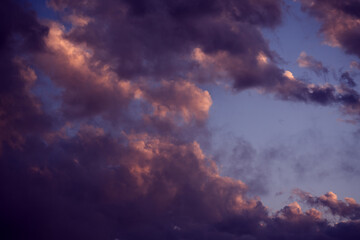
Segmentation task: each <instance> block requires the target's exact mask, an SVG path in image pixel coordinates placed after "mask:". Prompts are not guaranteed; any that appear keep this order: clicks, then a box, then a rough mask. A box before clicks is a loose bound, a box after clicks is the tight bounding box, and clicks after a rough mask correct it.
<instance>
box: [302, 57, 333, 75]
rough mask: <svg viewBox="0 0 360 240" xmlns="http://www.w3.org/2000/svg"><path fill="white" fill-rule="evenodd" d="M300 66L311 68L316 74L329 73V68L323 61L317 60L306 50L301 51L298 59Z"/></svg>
mask: <svg viewBox="0 0 360 240" xmlns="http://www.w3.org/2000/svg"><path fill="white" fill-rule="evenodd" d="M297 63H298V64H299V67H302V68H309V69H310V70H311V71H313V72H314V73H315V74H316V75H318V76H320V75H322V74H327V73H328V72H329V70H328V69H327V68H326V67H324V66H323V64H322V62H320V61H318V60H316V59H315V58H313V57H312V56H309V55H307V54H306V53H305V52H301V53H300V56H299V58H298V59H297Z"/></svg>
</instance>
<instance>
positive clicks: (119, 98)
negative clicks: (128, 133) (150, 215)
mask: <svg viewBox="0 0 360 240" xmlns="http://www.w3.org/2000/svg"><path fill="white" fill-rule="evenodd" d="M48 26H49V33H48V35H47V36H46V38H45V46H46V52H43V53H41V54H37V55H36V57H35V59H36V63H37V64H38V66H39V67H40V68H41V70H42V71H44V73H45V74H47V75H48V76H49V77H50V78H51V80H52V81H54V82H55V84H56V85H57V86H59V87H60V88H62V89H63V91H62V104H63V111H64V113H65V115H66V116H67V117H70V118H86V117H91V116H95V115H105V117H106V118H110V119H114V118H116V117H118V115H119V112H121V110H122V109H123V108H125V107H126V106H127V105H128V103H129V102H130V101H131V99H132V98H134V94H135V92H136V90H137V88H136V87H135V86H133V85H132V84H131V83H130V81H128V80H125V79H119V77H118V76H117V74H116V73H114V72H113V71H112V70H111V65H109V64H105V63H103V62H101V61H99V60H96V59H94V58H93V50H92V49H91V48H89V47H87V46H86V44H76V43H73V42H71V41H69V40H68V39H67V38H66V32H65V27H64V26H63V25H61V24H59V23H56V22H49V23H48Z"/></svg>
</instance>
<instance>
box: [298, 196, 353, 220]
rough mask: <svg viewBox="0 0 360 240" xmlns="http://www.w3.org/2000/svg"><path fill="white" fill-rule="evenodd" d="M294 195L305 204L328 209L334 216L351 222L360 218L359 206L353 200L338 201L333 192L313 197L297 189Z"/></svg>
mask: <svg viewBox="0 0 360 240" xmlns="http://www.w3.org/2000/svg"><path fill="white" fill-rule="evenodd" d="M294 194H296V195H297V196H299V197H300V198H301V199H302V200H303V201H305V202H306V203H307V204H310V205H313V206H318V207H319V206H321V207H326V208H328V209H329V210H330V211H331V213H332V214H334V215H338V216H340V217H344V218H349V219H352V220H359V218H360V205H359V204H358V203H357V202H356V201H355V199H353V198H345V201H341V200H338V198H337V195H336V194H335V193H333V192H328V193H326V194H324V195H322V196H320V197H315V196H312V195H311V194H310V193H307V192H304V191H301V190H299V189H296V190H294Z"/></svg>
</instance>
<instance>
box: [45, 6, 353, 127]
mask: <svg viewBox="0 0 360 240" xmlns="http://www.w3.org/2000/svg"><path fill="white" fill-rule="evenodd" d="M281 4H282V2H281V1H277V0H258V1H245V2H242V3H239V2H237V1H233V0H227V1H216V0H212V1H206V3H205V2H204V1H202V0H199V1H195V2H194V3H185V2H184V1H162V0H152V1H146V2H144V1H126V0H123V1H113V0H108V1H105V2H104V1H97V0H92V1H78V2H76V3H74V2H73V1H67V0H53V1H50V6H52V7H53V8H54V9H55V10H57V11H60V12H61V13H62V14H64V15H65V18H67V19H70V21H72V22H73V28H72V29H71V30H70V31H68V32H67V33H66V35H65V36H63V37H62V39H63V40H64V41H65V42H68V43H69V44H70V43H71V45H69V44H67V48H69V49H73V46H77V47H78V48H81V49H82V50H81V51H80V52H81V53H82V54H81V56H82V57H80V56H76V57H75V56H72V58H73V60H72V62H73V64H72V65H76V64H80V65H83V64H82V61H83V59H85V61H86V62H90V63H91V65H90V66H91V67H89V69H91V71H94V69H99V70H98V71H101V69H102V68H104V67H106V68H107V69H109V70H108V72H111V74H112V75H114V76H115V77H114V79H115V80H114V82H115V83H116V82H119V81H120V82H123V81H124V80H123V79H127V81H128V84H130V86H132V88H131V87H128V88H129V89H132V91H130V92H131V93H130V95H128V96H129V97H126V96H124V94H122V93H121V94H118V93H116V92H118V91H116V90H115V89H116V88H114V87H113V86H112V87H111V90H110V91H103V92H101V93H98V91H100V89H101V87H100V88H98V87H97V88H96V89H97V91H96V92H93V91H90V92H85V93H84V94H78V93H76V94H75V96H73V94H69V93H65V96H66V98H65V102H68V103H69V104H68V106H70V107H71V108H74V107H76V106H77V107H76V108H75V109H73V110H75V111H73V112H77V113H81V112H83V114H84V115H86V113H88V112H91V111H92V112H95V113H97V112H100V111H106V109H107V108H108V109H109V110H111V109H119V108H118V106H119V105H120V106H121V104H123V108H122V109H125V108H126V106H127V105H128V104H129V102H130V101H131V99H133V98H134V96H135V98H136V96H139V94H140V93H141V94H142V95H143V96H144V98H143V99H147V100H150V104H151V105H152V107H153V108H154V109H155V111H154V112H153V115H150V116H149V117H147V118H146V120H147V121H148V122H149V123H150V122H151V123H152V124H154V119H153V118H154V116H156V117H157V118H156V119H155V121H156V122H158V123H160V122H164V121H167V123H166V124H167V125H168V124H171V123H169V120H170V119H174V118H176V117H178V116H181V117H182V119H183V120H184V121H185V122H188V123H189V122H191V121H190V119H189V116H192V118H193V119H195V120H196V121H198V120H201V121H203V119H205V118H206V115H207V113H206V112H207V111H206V108H208V105H209V100H206V99H205V98H203V99H204V100H205V101H204V102H202V103H201V104H197V106H196V109H195V108H194V107H195V105H194V103H190V101H189V102H187V103H186V101H184V102H183V103H181V104H180V105H179V102H178V100H171V101H169V102H171V103H170V104H168V103H166V102H161V103H159V102H158V101H159V100H162V101H163V100H164V99H165V98H164V97H161V96H160V95H159V94H164V91H155V92H156V93H157V94H158V96H155V95H154V91H152V90H151V89H153V88H152V87H149V86H151V85H156V84H160V85H161V89H167V88H173V89H175V88H176V89H177V90H176V91H179V90H180V88H179V86H180V85H181V84H185V86H184V87H182V91H186V90H185V88H187V87H186V86H190V85H189V84H196V83H203V82H211V83H217V84H219V85H225V86H229V85H231V86H232V88H233V89H235V90H236V91H242V90H245V89H250V88H255V89H258V90H260V91H261V92H265V93H273V94H275V95H277V96H279V97H280V98H282V99H284V100H295V101H304V102H309V103H315V104H322V105H328V104H329V105H331V104H339V105H341V107H342V108H344V109H345V111H344V112H346V113H349V114H354V115H357V114H358V113H357V111H358V110H357V109H358V94H357V93H356V92H355V91H352V92H351V93H350V92H349V91H348V90H347V89H345V87H343V86H340V87H338V86H333V85H329V84H326V85H323V86H321V85H308V84H306V83H304V82H302V81H300V80H298V79H296V78H295V77H294V76H292V77H289V76H290V75H289V72H287V71H284V70H282V69H280V68H279V67H278V66H277V62H278V61H279V57H278V56H277V54H276V53H275V52H273V51H271V49H270V48H269V46H268V42H267V41H266V40H265V39H264V37H263V36H262V33H261V31H260V28H265V27H270V28H272V27H275V26H277V25H278V24H279V23H280V22H281ZM64 9H66V10H64ZM71 19H72V20H71ZM79 22H81V23H79ZM51 35H52V34H51V31H50V36H51ZM61 35H64V34H63V33H62V34H61ZM55 39H58V38H55ZM64 41H60V42H64ZM55 42H57V43H58V42H59V41H58V40H56V41H55ZM50 43H51V41H50ZM76 52H78V51H74V53H72V54H76ZM67 54H68V53H67ZM87 58H90V59H92V60H89V61H88V60H86V59H87ZM46 59H47V58H46ZM46 62H47V61H46ZM298 62H299V64H300V65H301V66H303V67H308V68H310V69H311V70H313V71H314V72H315V73H317V74H320V73H327V72H328V70H327V68H326V67H324V66H323V65H322V63H320V62H319V61H317V60H315V59H314V58H312V57H311V56H308V55H305V53H302V54H301V56H300V58H299V59H298ZM96 64H98V66H95V65H96ZM65 72H66V71H65ZM61 73H63V72H61ZM106 74H108V73H106ZM72 76H74V75H73V74H72ZM344 77H346V76H344ZM68 79H71V77H70V78H68ZM344 79H345V78H344ZM346 79H347V78H346ZM294 80H295V81H294ZM71 82H74V81H71ZM154 82H160V83H155V84H154ZM166 82H167V83H166ZM175 82H179V83H175ZM191 82H192V83H191ZM347 82H348V85H349V86H352V85H353V84H352V83H353V82H350V81H348V80H347ZM144 83H145V85H148V86H147V87H145V89H144V88H143V89H139V90H138V91H136V88H138V85H144ZM175 86H176V87H175ZM194 87H195V86H194ZM77 88H78V87H76V89H77ZM117 88H118V87H117ZM91 89H93V88H92V87H91ZM148 89H150V93H144V91H148ZM337 89H341V93H339V92H338V91H337ZM165 91H166V90H165ZM200 91H201V90H200ZM136 92H137V93H138V94H136ZM103 93H106V94H103ZM141 94H140V95H141ZM102 95H105V96H106V97H103V98H101V99H104V100H102V101H105V100H106V99H107V100H108V103H102V102H101V101H98V100H95V99H99V98H100V96H102ZM168 95H170V94H168ZM175 95H176V94H175ZM93 96H95V97H93ZM111 96H117V97H114V98H112V97H111ZM184 96H185V95H184ZM187 96H188V95H187ZM197 96H198V94H196V96H195V97H194V99H199V98H198V97H197ZM146 97H147V98H146ZM175 98H176V97H175ZM175 98H174V99H175ZM178 99H179V98H178ZM352 100H353V102H351V103H348V102H349V101H352ZM175 101H176V102H177V104H173V102H175ZM115 102H116V103H117V104H115V107H114V103H115ZM95 103H96V104H95ZM89 105H94V107H89ZM95 106H98V110H96V109H94V108H95ZM71 108H70V109H71ZM81 108H85V109H81ZM190 109H192V110H194V112H196V113H191V114H190V112H189V110H190ZM77 110H82V111H77ZM113 111H114V110H112V112H113ZM176 112H177V113H176ZM120 115H123V116H124V115H126V114H124V112H121V114H120ZM171 121H172V120H170V122H171ZM159 125H161V124H159Z"/></svg>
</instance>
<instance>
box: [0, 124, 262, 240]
mask: <svg viewBox="0 0 360 240" xmlns="http://www.w3.org/2000/svg"><path fill="white" fill-rule="evenodd" d="M1 159H2V161H1V179H2V181H1V182H2V183H1V192H2V196H3V197H2V199H3V202H4V204H3V205H2V207H1V208H2V212H3V213H4V214H3V215H2V216H1V221H2V222H6V223H7V225H9V228H6V230H5V231H2V232H1V234H2V236H4V234H8V235H7V236H8V238H7V239H18V238H24V237H26V236H32V237H38V238H40V239H46V238H51V239H64V238H68V239H76V238H77V237H85V238H88V239H99V238H100V239H102V238H104V237H105V238H110V239H114V238H116V237H118V238H121V237H125V238H127V239H141V238H143V237H145V236H151V237H152V238H158V239H165V238H167V237H166V236H170V237H171V238H172V236H173V237H176V235H179V236H180V235H182V234H185V235H186V234H187V233H186V232H187V231H195V230H197V231H200V230H201V231H203V230H204V229H202V228H203V227H204V226H207V225H208V226H210V225H211V224H214V223H217V222H221V221H222V220H223V219H225V218H227V216H229V215H233V214H240V213H241V212H244V211H251V209H253V208H254V207H258V208H260V206H261V203H260V202H259V201H257V200H254V199H248V198H247V197H246V196H245V195H244V194H245V192H246V186H245V184H243V183H242V182H241V181H239V180H234V179H231V178H226V177H221V176H219V174H218V172H217V169H216V166H215V165H214V163H213V162H212V161H211V160H210V159H208V158H207V157H206V156H205V155H204V153H203V152H202V150H201V148H200V146H199V144H198V143H197V142H192V143H181V142H177V141H176V140H174V139H167V138H161V137H160V138H159V137H154V136H150V135H148V134H146V133H143V134H124V135H123V136H121V137H118V138H114V137H112V136H110V135H109V134H107V133H105V131H104V130H103V129H101V128H96V127H92V126H87V125H84V126H83V127H81V129H80V130H79V131H78V133H77V134H76V135H75V136H74V137H70V138H62V137H58V138H57V139H55V140H53V141H52V143H51V144H45V143H44V142H43V141H42V140H41V139H40V138H37V137H32V138H28V139H27V142H26V144H25V147H24V148H23V150H22V151H17V150H16V149H14V148H12V147H11V146H6V147H5V148H4V151H3V153H2V156H1ZM11 172H16V174H11ZM5 180H6V181H5ZM29 190H31V192H29ZM262 208H263V211H265V208H264V207H262ZM29 216H34V217H29ZM7 218H9V219H7ZM15 226H17V229H16V231H15V230H14V227H15ZM174 226H177V227H178V228H180V229H181V231H179V232H177V230H174ZM193 229H194V230H193ZM5 236H6V235H5ZM191 238H193V237H191Z"/></svg>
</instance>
